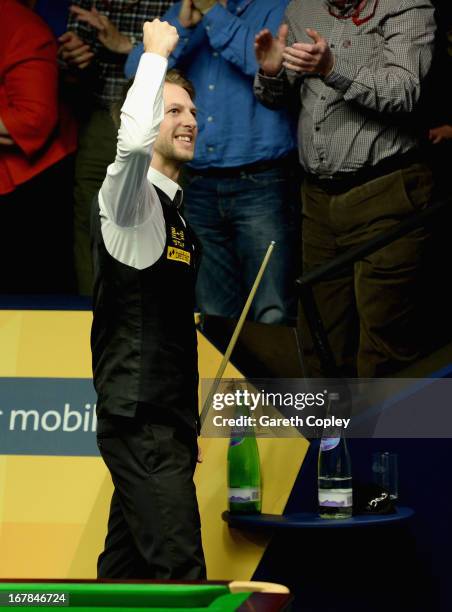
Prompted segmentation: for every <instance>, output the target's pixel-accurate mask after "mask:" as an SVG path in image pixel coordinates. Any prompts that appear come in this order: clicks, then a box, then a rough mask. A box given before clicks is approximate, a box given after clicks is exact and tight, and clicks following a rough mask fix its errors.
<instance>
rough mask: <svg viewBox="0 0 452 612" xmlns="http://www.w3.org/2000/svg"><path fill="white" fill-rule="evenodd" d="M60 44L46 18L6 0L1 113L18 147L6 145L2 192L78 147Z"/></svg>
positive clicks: (0, 156)
mask: <svg viewBox="0 0 452 612" xmlns="http://www.w3.org/2000/svg"><path fill="white" fill-rule="evenodd" d="M56 53H57V45H56V41H55V39H54V36H53V34H52V32H51V31H50V30H49V28H48V27H47V25H46V24H45V23H44V22H43V21H42V20H41V18H40V17H38V16H37V15H35V14H34V13H33V12H32V11H31V10H30V9H28V8H26V7H25V6H23V5H21V4H20V3H19V2H17V0H0V118H1V119H2V121H3V123H4V124H5V126H6V128H7V130H8V131H9V134H10V137H11V138H12V139H13V140H14V142H15V143H16V146H4V145H0V195H1V194H5V193H8V192H10V191H13V190H14V189H15V188H16V186H17V185H20V184H21V183H24V182H25V181H28V180H29V179H31V178H32V177H33V176H35V175H36V174H38V173H40V172H42V171H43V170H45V169H46V168H48V167H49V166H51V165H53V164H55V163H56V162H58V161H59V160H61V159H62V158H63V157H65V156H66V155H68V154H69V153H72V152H73V151H74V150H75V148H76V126H75V122H74V120H73V119H72V117H71V116H70V115H69V113H68V112H67V111H66V110H65V109H62V108H59V103H58V65H57V59H56Z"/></svg>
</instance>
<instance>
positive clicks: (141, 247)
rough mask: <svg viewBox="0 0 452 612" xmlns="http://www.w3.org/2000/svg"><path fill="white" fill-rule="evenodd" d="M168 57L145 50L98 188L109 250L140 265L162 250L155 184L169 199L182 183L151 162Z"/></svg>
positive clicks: (140, 267) (161, 221) (161, 220)
mask: <svg viewBox="0 0 452 612" xmlns="http://www.w3.org/2000/svg"><path fill="white" fill-rule="evenodd" d="M167 64H168V62H167V60H166V59H165V58H163V57H162V56H161V55H157V54H155V53H143V55H142V56H141V60H140V64H139V66H138V71H137V73H136V76H135V80H134V82H133V85H132V86H131V88H130V89H129V92H128V94H127V98H126V101H125V102H124V105H123V107H122V109H121V125H120V128H119V131H118V144H117V149H116V158H115V161H114V162H113V163H112V164H110V165H109V166H108V168H107V175H106V177H105V179H104V182H103V184H102V187H101V188H100V192H99V207H100V216H101V227H102V237H103V239H104V243H105V247H106V249H107V251H108V253H109V254H110V255H111V256H112V257H114V258H115V259H117V260H118V261H120V262H121V263H123V264H126V265H128V266H131V267H133V268H136V269H137V270H143V269H144V268H147V267H149V266H151V265H152V264H154V263H155V262H156V261H157V260H158V259H159V258H160V256H161V255H162V253H163V249H164V248H165V242H166V229H165V219H164V216H163V210H162V205H161V203H160V199H159V197H158V195H157V192H156V190H155V188H154V185H155V186H156V187H158V188H159V189H161V190H162V191H163V192H164V193H165V194H166V195H167V196H168V197H169V198H170V199H171V200H174V197H175V195H176V193H177V191H178V190H180V187H179V185H178V184H177V183H175V182H174V181H173V180H171V179H170V178H168V177H167V176H165V175H163V174H162V173H161V172H159V171H158V170H155V169H154V168H151V167H150V162H151V158H152V147H153V144H154V142H155V140H156V138H157V135H158V132H159V129H160V123H161V122H162V120H163V112H164V109H163V85H164V82H165V74H166V69H167Z"/></svg>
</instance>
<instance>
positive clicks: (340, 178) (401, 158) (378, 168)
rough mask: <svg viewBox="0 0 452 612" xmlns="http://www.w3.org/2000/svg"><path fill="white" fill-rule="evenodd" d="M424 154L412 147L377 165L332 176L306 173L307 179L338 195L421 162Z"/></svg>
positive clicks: (327, 191) (312, 183)
mask: <svg viewBox="0 0 452 612" xmlns="http://www.w3.org/2000/svg"><path fill="white" fill-rule="evenodd" d="M422 161H423V160H422V155H421V153H420V151H419V150H418V149H411V150H410V151H407V152H406V153H401V154H400V155H392V156H391V157H387V158H386V159H383V160H382V161H381V162H379V163H378V164H375V166H368V167H365V168H361V169H360V170H357V171H356V172H338V173H336V174H334V175H333V176H331V177H321V176H319V175H317V174H309V173H307V174H305V178H306V181H307V182H308V183H310V184H311V185H314V186H316V187H319V188H320V189H322V190H323V191H325V192H326V193H328V194H330V195H338V194H340V193H345V192H346V191H350V190H351V189H354V188H355V187H359V186H360V185H364V184H365V183H368V182H369V181H373V180H375V179H377V178H380V177H381V176H385V175H387V174H391V173H392V172H397V170H402V169H403V168H407V167H408V166H412V165H413V164H415V163H421V162H422Z"/></svg>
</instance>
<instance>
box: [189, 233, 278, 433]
mask: <svg viewBox="0 0 452 612" xmlns="http://www.w3.org/2000/svg"><path fill="white" fill-rule="evenodd" d="M274 247H275V242H274V240H272V241H271V242H270V244H269V245H268V249H267V252H266V253H265V257H264V259H263V260H262V263H261V267H260V268H259V272H258V273H257V276H256V279H255V281H254V284H253V286H252V287H251V291H250V293H249V295H248V299H247V300H246V302H245V306H244V307H243V310H242V312H241V314H240V318H239V320H238V321H237V325H236V326H235V329H234V333H233V334H232V337H231V339H230V341H229V344H228V348H227V349H226V352H225V354H224V355H223V359H222V360H221V363H220V367H219V368H218V371H217V373H216V375H215V379H214V381H213V383H212V386H211V387H210V390H209V393H208V395H207V398H206V401H205V402H204V406H203V408H202V410H201V416H200V421H201V426H202V425H203V423H204V420H205V418H206V416H207V412H208V410H209V407H210V405H211V403H212V399H213V396H214V395H215V393H216V390H217V389H218V385H219V384H220V380H221V378H222V376H223V374H224V371H225V369H226V366H227V365H228V361H229V358H230V356H231V353H232V351H233V350H234V348H235V345H236V343H237V340H238V337H239V335H240V332H241V331H242V327H243V324H244V323H245V319H246V316H247V314H248V311H249V309H250V307H251V304H252V302H253V299H254V296H255V295H256V291H257V289H258V287H259V284H260V282H261V280H262V277H263V275H264V272H265V268H266V267H267V264H268V262H269V260H270V257H271V255H272V253H273V249H274Z"/></svg>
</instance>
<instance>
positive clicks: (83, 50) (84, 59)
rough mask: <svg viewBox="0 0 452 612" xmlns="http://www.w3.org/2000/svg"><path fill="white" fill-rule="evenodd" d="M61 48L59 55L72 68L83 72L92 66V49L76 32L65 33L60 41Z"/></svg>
mask: <svg viewBox="0 0 452 612" xmlns="http://www.w3.org/2000/svg"><path fill="white" fill-rule="evenodd" d="M58 41H59V43H60V48H59V49H58V55H59V56H60V57H61V59H62V60H63V61H65V62H66V63H67V64H69V65H70V66H75V67H76V68H79V69H80V70H83V69H84V68H86V67H87V66H89V65H90V63H91V60H92V59H93V57H94V53H93V52H92V51H91V47H90V46H89V45H86V44H85V43H84V42H83V40H82V39H81V38H79V37H78V36H77V34H76V33H75V32H70V31H68V32H65V33H64V34H63V35H62V36H60V37H59V39H58Z"/></svg>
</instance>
